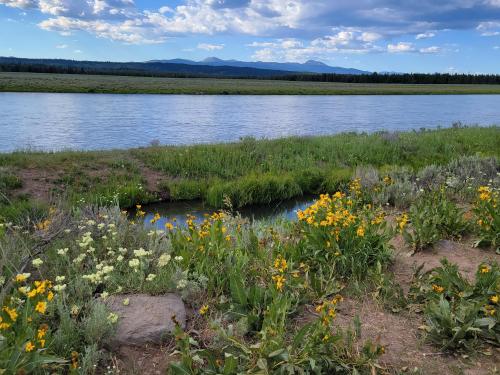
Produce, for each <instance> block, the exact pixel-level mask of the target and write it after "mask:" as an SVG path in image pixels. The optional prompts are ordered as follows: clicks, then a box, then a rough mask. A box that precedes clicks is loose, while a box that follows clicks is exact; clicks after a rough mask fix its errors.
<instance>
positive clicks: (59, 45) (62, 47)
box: [56, 44, 68, 49]
mask: <svg viewBox="0 0 500 375" xmlns="http://www.w3.org/2000/svg"><path fill="white" fill-rule="evenodd" d="M56 48H59V49H65V48H68V45H67V44H58V45H57V46H56Z"/></svg>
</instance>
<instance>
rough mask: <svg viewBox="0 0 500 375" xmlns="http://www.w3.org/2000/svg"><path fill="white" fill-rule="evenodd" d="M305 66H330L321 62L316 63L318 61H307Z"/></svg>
mask: <svg viewBox="0 0 500 375" xmlns="http://www.w3.org/2000/svg"><path fill="white" fill-rule="evenodd" d="M304 65H317V66H328V65H326V64H325V63H323V62H321V61H316V60H307V61H306V62H305V63H304Z"/></svg>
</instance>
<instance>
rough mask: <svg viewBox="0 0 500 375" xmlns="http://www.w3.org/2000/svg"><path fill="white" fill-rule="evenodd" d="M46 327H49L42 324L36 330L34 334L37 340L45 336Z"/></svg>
mask: <svg viewBox="0 0 500 375" xmlns="http://www.w3.org/2000/svg"><path fill="white" fill-rule="evenodd" d="M48 329H49V326H48V325H47V324H42V325H41V326H40V328H39V329H38V331H37V335H36V337H37V339H38V340H41V339H43V338H44V337H45V335H46V334H47V331H48Z"/></svg>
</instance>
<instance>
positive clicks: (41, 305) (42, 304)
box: [35, 301, 47, 314]
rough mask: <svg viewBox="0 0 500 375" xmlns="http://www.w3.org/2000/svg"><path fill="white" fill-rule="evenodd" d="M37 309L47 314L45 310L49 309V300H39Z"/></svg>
mask: <svg viewBox="0 0 500 375" xmlns="http://www.w3.org/2000/svg"><path fill="white" fill-rule="evenodd" d="M35 311H36V312H38V313H40V314H45V311H47V302H44V301H40V302H38V303H37V304H36V306H35Z"/></svg>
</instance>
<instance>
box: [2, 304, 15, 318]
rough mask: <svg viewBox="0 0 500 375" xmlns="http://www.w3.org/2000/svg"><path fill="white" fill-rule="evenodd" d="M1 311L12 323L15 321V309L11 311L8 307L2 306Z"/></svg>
mask: <svg viewBox="0 0 500 375" xmlns="http://www.w3.org/2000/svg"><path fill="white" fill-rule="evenodd" d="M3 311H5V312H6V313H7V315H8V316H9V318H10V320H12V321H13V322H15V321H16V319H17V316H18V314H17V311H16V309H11V308H9V307H8V306H4V308H3Z"/></svg>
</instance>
